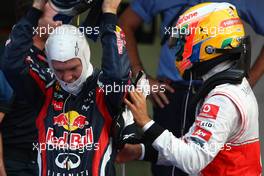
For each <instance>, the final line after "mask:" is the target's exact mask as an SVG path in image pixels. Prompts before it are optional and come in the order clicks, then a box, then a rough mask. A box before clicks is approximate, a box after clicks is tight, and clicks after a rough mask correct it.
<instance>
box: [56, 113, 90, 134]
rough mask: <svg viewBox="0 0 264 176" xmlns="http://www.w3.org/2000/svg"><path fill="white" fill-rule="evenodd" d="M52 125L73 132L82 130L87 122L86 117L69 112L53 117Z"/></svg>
mask: <svg viewBox="0 0 264 176" xmlns="http://www.w3.org/2000/svg"><path fill="white" fill-rule="evenodd" d="M53 124H54V125H58V126H59V127H63V128H64V129H66V130H67V131H75V130H77V129H83V128H84V126H85V125H88V124H89V122H88V121H87V117H85V116H83V115H80V114H79V113H78V112H76V111H69V112H67V113H61V114H60V115H58V116H55V117H53Z"/></svg>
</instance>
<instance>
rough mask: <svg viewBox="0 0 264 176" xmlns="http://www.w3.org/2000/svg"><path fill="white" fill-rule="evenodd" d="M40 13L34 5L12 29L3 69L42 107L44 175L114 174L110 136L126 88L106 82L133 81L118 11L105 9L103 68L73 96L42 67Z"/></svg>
mask: <svg viewBox="0 0 264 176" xmlns="http://www.w3.org/2000/svg"><path fill="white" fill-rule="evenodd" d="M40 16H41V12H40V11H39V10H37V9H34V8H32V9H31V10H30V11H29V13H28V14H27V16H26V17H25V18H23V19H22V20H21V21H20V22H18V24H16V25H15V27H14V28H13V30H12V32H11V35H10V42H9V44H7V46H6V48H5V55H4V62H3V65H4V72H5V74H6V75H7V77H8V79H9V81H10V84H11V86H12V87H13V88H14V89H15V91H16V93H17V94H18V96H20V97H21V98H22V97H23V98H26V99H27V100H28V101H29V102H31V103H32V104H34V105H35V107H36V108H37V109H38V111H39V115H38V118H37V120H36V126H37V129H38V139H39V143H38V144H35V145H34V146H32V147H33V149H36V147H37V148H38V149H39V152H40V154H41V163H40V167H41V174H42V175H43V176H46V175H67V176H68V175H72V176H77V175H78V176H80V175H89V176H99V175H100V176H101V175H103V176H104V175H109V176H111V175H115V171H114V166H113V162H114V161H113V160H114V157H115V153H116V152H115V150H114V148H112V137H111V135H110V131H111V125H112V121H113V117H114V116H115V115H117V114H118V112H119V107H120V105H121V103H122V99H123V96H124V94H125V93H124V92H122V91H119V92H106V91H105V89H104V88H105V87H106V86H125V85H126V84H127V83H128V82H129V81H128V80H129V61H128V57H127V53H126V49H125V41H124V35H123V33H122V31H121V30H120V28H118V27H117V26H116V21H117V20H116V16H115V15H113V14H107V13H106V14H103V17H102V23H101V26H100V33H101V34H100V35H101V43H102V48H103V54H102V55H103V56H102V71H94V73H93V74H92V75H91V76H90V77H88V78H87V80H86V82H85V83H84V85H83V87H82V90H81V92H80V93H79V94H78V95H77V96H75V95H72V94H69V93H68V92H66V91H64V90H63V89H62V88H61V86H60V85H59V83H58V82H57V81H56V80H55V79H54V75H53V73H52V72H51V71H50V69H49V68H47V67H43V66H41V63H42V62H43V60H45V57H44V56H43V55H41V54H40V53H39V52H38V51H37V49H36V47H34V46H33V43H32V37H33V30H34V29H36V27H37V24H38V19H39V17H40Z"/></svg>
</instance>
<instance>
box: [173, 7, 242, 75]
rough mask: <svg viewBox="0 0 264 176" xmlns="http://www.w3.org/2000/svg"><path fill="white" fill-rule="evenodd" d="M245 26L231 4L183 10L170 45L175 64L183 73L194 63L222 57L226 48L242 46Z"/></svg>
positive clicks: (174, 28)
mask: <svg viewBox="0 0 264 176" xmlns="http://www.w3.org/2000/svg"><path fill="white" fill-rule="evenodd" d="M244 37H245V32H244V26H243V24H242V21H241V19H240V18H239V16H238V13H237V10H236V8H235V6H233V5H231V4H229V3H202V4H199V5H196V6H193V7H191V8H190V9H188V10H187V11H186V12H185V13H183V14H182V15H181V16H180V17H179V20H178V21H177V23H176V25H175V27H173V32H172V36H171V38H170V46H171V47H172V48H174V49H175V50H174V51H175V55H176V67H177V69H178V70H179V72H180V74H181V75H182V76H183V75H184V73H185V72H186V70H189V69H191V68H192V67H193V65H194V64H196V65H197V64H200V63H203V62H206V61H210V60H213V59H217V58H219V57H218V56H221V55H223V53H221V52H216V51H220V50H221V51H223V50H225V49H228V50H230V49H234V48H236V47H239V46H240V45H241V40H242V39H243V38H244Z"/></svg>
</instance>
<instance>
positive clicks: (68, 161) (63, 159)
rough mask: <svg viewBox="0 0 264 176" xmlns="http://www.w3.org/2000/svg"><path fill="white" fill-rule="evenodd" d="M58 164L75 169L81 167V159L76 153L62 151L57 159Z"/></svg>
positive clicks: (62, 167) (61, 166)
mask: <svg viewBox="0 0 264 176" xmlns="http://www.w3.org/2000/svg"><path fill="white" fill-rule="evenodd" d="M55 163H56V165H57V166H58V167H59V168H61V169H67V170H70V169H75V168H77V167H79V165H80V163H81V159H80V157H79V156H78V155H76V154H74V153H60V154H59V155H58V156H57V157H56V159H55Z"/></svg>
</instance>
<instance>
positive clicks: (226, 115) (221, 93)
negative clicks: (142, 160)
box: [145, 78, 262, 176]
mask: <svg viewBox="0 0 264 176" xmlns="http://www.w3.org/2000/svg"><path fill="white" fill-rule="evenodd" d="M198 109H199V110H198V111H197V113H196V119H195V123H194V124H193V126H192V127H191V128H190V130H189V132H188V133H187V134H186V135H185V136H184V137H183V138H182V139H179V138H176V137H175V136H174V135H173V134H172V133H171V132H169V131H168V130H164V129H163V128H162V127H160V126H159V125H157V124H155V123H154V124H153V125H152V126H151V127H149V128H148V129H147V131H145V135H146V138H148V139H150V140H151V141H152V146H153V147H154V149H155V150H157V151H158V157H157V164H161V165H174V166H176V167H178V168H180V169H182V170H183V171H185V172H187V173H189V174H195V175H204V176H213V175H216V174H217V175H230V176H238V175H240V176H242V175H243V176H256V175H261V169H262V168H261V160H260V142H259V127H258V104H257V101H256V98H255V96H254V94H253V91H252V90H251V88H250V85H249V83H248V81H247V80H246V78H244V79H243V81H242V83H241V84H238V85H233V84H222V85H219V86H217V87H215V88H214V89H213V90H211V91H210V93H209V94H208V95H207V97H206V98H205V99H204V101H203V102H202V103H200V105H198ZM149 123H153V122H149ZM146 149H147V148H146ZM146 153H147V150H146Z"/></svg>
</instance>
